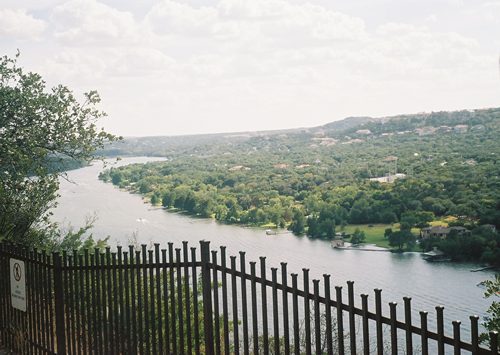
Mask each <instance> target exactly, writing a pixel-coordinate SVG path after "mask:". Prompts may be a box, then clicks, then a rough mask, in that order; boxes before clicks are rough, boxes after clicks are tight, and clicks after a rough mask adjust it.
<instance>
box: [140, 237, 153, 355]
mask: <svg viewBox="0 0 500 355" xmlns="http://www.w3.org/2000/svg"><path fill="white" fill-rule="evenodd" d="M141 248H142V282H143V292H144V299H143V312H144V340H143V342H144V343H145V349H146V354H151V339H150V337H151V331H150V326H151V323H150V318H151V317H150V309H149V308H150V306H149V305H150V302H149V288H148V250H147V245H146V244H142V245H141Z"/></svg>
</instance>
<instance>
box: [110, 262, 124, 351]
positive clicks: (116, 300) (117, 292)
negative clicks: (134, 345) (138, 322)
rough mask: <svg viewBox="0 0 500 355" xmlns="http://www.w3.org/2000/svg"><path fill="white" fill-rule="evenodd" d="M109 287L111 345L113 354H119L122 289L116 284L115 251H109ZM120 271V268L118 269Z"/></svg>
mask: <svg viewBox="0 0 500 355" xmlns="http://www.w3.org/2000/svg"><path fill="white" fill-rule="evenodd" d="M111 266H112V269H111V285H112V286H111V287H112V290H113V295H112V301H113V304H112V307H113V308H112V310H113V323H112V328H111V329H112V330H111V331H112V333H111V334H112V339H113V343H112V344H113V346H114V351H113V352H114V353H115V354H120V347H121V344H122V337H121V333H120V314H119V311H118V307H120V306H121V305H122V303H120V299H122V296H123V291H122V290H121V289H120V285H119V284H118V278H117V276H118V270H117V255H116V252H113V253H111ZM120 273H121V270H120Z"/></svg>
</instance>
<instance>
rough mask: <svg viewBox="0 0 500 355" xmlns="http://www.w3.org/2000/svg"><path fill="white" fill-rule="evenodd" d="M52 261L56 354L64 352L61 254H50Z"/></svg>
mask: <svg viewBox="0 0 500 355" xmlns="http://www.w3.org/2000/svg"><path fill="white" fill-rule="evenodd" d="M52 260H53V262H54V297H55V313H56V337H57V354H58V355H65V354H66V333H65V330H64V328H65V324H64V289H63V287H64V286H63V278H62V270H61V267H62V265H61V256H60V255H59V253H53V254H52Z"/></svg>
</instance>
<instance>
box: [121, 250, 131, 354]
mask: <svg viewBox="0 0 500 355" xmlns="http://www.w3.org/2000/svg"><path fill="white" fill-rule="evenodd" d="M123 266H124V270H123V282H124V286H123V290H124V292H125V305H124V306H125V307H124V313H125V320H124V322H123V324H122V326H123V334H124V336H125V341H124V344H123V345H124V347H125V350H124V353H125V354H132V331H131V329H132V326H133V324H131V321H132V318H131V315H130V313H131V304H130V289H131V288H132V287H131V285H130V281H129V275H130V273H129V266H130V265H129V258H128V252H127V251H125V252H123Z"/></svg>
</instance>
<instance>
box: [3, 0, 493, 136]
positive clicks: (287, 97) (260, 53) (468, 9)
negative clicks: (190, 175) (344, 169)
mask: <svg viewBox="0 0 500 355" xmlns="http://www.w3.org/2000/svg"><path fill="white" fill-rule="evenodd" d="M0 48H1V52H0V55H8V56H11V57H12V56H14V55H15V54H16V52H17V50H18V49H19V51H20V52H21V57H20V59H19V62H20V64H21V65H22V66H23V67H24V68H26V69H27V70H29V71H34V72H38V73H40V74H41V75H42V76H43V77H44V79H45V80H46V81H47V84H48V85H49V86H54V85H57V84H64V85H67V86H68V87H70V88H71V89H72V90H74V92H75V93H76V94H77V96H78V97H80V98H82V97H83V93H84V92H87V91H89V90H97V91H98V92H99V94H100V95H101V98H102V103H101V106H100V107H101V108H102V109H103V110H104V111H106V112H107V114H108V117H106V119H104V120H103V121H101V122H100V124H101V125H102V126H103V127H104V128H105V129H106V130H108V131H109V132H111V133H114V134H118V135H124V136H151V135H179V134H197V133H216V132H240V131H255V130H271V129H282V128H296V127H312V126H318V125H322V124H325V123H328V122H331V121H335V120H339V119H342V118H344V117H348V116H373V117H381V116H389V115H395V114H400V113H417V112H430V111H441V110H456V109H474V108H484V107H498V106H500V73H499V55H500V0H358V1H352V0H309V1H302V0H70V1H66V0H1V3H0Z"/></svg>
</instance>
